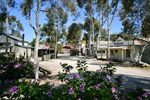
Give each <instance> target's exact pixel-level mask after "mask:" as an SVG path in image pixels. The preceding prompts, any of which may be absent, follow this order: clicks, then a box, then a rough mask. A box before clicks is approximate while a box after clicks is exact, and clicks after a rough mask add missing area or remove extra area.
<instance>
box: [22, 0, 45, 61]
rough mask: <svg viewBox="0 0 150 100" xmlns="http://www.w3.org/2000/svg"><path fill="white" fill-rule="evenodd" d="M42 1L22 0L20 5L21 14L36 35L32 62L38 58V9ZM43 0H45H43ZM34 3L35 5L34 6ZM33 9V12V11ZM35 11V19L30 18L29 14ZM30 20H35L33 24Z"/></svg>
mask: <svg viewBox="0 0 150 100" xmlns="http://www.w3.org/2000/svg"><path fill="white" fill-rule="evenodd" d="M42 1H43V0H36V1H34V0H24V1H23V2H22V3H21V5H20V7H21V10H22V15H23V16H25V18H26V19H27V20H28V21H29V23H30V26H31V28H32V29H33V30H34V33H35V35H36V40H35V47H34V63H36V62H37V59H38V45H39V39H40V24H39V20H40V10H41V7H42ZM44 1H45V0H44ZM35 5H36V6H35ZM33 9H34V10H35V12H34V11H33ZM33 13H35V16H36V17H35V19H33V18H31V14H33ZM31 20H35V26H34V25H33V23H32V22H31Z"/></svg>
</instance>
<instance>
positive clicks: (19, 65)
mask: <svg viewBox="0 0 150 100" xmlns="http://www.w3.org/2000/svg"><path fill="white" fill-rule="evenodd" d="M33 76H34V65H33V64H32V63H31V62H30V61H24V58H23V57H20V58H15V55H14V53H9V54H7V55H2V54H1V55H0V81H1V82H3V81H5V80H13V79H19V78H23V77H33Z"/></svg>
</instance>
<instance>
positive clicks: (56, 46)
mask: <svg viewBox="0 0 150 100" xmlns="http://www.w3.org/2000/svg"><path fill="white" fill-rule="evenodd" d="M57 37H58V32H57V33H56V42H55V59H56V58H57V40H58V39H57Z"/></svg>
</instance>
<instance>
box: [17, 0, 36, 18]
mask: <svg viewBox="0 0 150 100" xmlns="http://www.w3.org/2000/svg"><path fill="white" fill-rule="evenodd" d="M20 7H21V9H22V14H23V15H24V16H27V17H30V13H31V10H32V8H33V7H34V0H24V2H23V3H22V4H21V5H20Z"/></svg>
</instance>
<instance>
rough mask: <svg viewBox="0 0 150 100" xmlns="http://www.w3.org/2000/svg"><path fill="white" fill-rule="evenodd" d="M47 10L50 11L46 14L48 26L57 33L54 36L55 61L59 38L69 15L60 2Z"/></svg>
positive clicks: (54, 3)
mask: <svg viewBox="0 0 150 100" xmlns="http://www.w3.org/2000/svg"><path fill="white" fill-rule="evenodd" d="M47 9H48V12H47V13H46V16H47V21H48V23H47V24H48V25H49V27H50V28H51V29H52V31H54V32H55V33H54V34H55V59H56V54H57V44H58V43H57V42H58V37H59V35H60V33H61V30H62V29H63V27H64V24H65V23H67V20H68V14H67V13H66V12H65V11H64V9H63V8H62V6H61V4H60V2H59V1H58V2H53V3H52V5H51V7H50V8H47ZM50 33H52V32H50Z"/></svg>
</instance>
